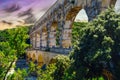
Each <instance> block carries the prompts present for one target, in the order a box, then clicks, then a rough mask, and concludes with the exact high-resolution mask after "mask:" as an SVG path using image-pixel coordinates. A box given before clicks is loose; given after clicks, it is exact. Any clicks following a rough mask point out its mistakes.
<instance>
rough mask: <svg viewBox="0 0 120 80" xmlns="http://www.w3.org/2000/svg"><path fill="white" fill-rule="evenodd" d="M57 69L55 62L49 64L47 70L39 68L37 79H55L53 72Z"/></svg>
mask: <svg viewBox="0 0 120 80" xmlns="http://www.w3.org/2000/svg"><path fill="white" fill-rule="evenodd" d="M55 69H56V66H55V64H50V65H48V66H47V68H46V70H38V71H37V75H38V77H37V80H54V79H53V73H54V71H55Z"/></svg>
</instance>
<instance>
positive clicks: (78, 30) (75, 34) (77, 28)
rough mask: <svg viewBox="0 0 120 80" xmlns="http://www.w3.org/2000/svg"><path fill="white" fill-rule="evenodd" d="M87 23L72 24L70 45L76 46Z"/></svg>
mask: <svg viewBox="0 0 120 80" xmlns="http://www.w3.org/2000/svg"><path fill="white" fill-rule="evenodd" d="M87 24H88V23H86V22H74V23H73V28H72V44H73V46H74V45H75V44H77V41H78V40H80V39H81V38H82V36H83V34H84V29H85V27H86V25H87Z"/></svg>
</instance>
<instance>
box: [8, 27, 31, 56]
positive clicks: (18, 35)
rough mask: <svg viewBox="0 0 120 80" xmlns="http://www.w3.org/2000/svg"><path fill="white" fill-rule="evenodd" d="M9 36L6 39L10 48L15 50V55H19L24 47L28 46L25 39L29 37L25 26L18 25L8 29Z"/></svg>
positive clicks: (23, 51)
mask: <svg viewBox="0 0 120 80" xmlns="http://www.w3.org/2000/svg"><path fill="white" fill-rule="evenodd" d="M8 33H9V34H10V38H9V40H8V42H9V44H10V46H11V48H12V49H14V50H16V56H18V57H20V56H22V55H23V54H24V53H25V49H26V48H27V47H28V46H29V45H28V44H27V43H26V41H27V39H28V38H29V35H28V28H27V27H18V28H16V29H13V30H8Z"/></svg>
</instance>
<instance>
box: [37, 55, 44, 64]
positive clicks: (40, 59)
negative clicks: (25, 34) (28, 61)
mask: <svg viewBox="0 0 120 80" xmlns="http://www.w3.org/2000/svg"><path fill="white" fill-rule="evenodd" d="M43 64H44V60H43V56H42V54H39V55H38V66H42V65H43Z"/></svg>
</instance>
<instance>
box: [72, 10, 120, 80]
mask: <svg viewBox="0 0 120 80" xmlns="http://www.w3.org/2000/svg"><path fill="white" fill-rule="evenodd" d="M83 32H84V34H83V37H82V38H81V39H80V40H78V42H79V44H77V45H75V47H74V49H73V51H72V52H71V59H73V60H74V62H73V63H72V64H71V69H72V72H71V73H73V72H75V79H73V80H86V79H91V80H92V79H93V78H97V79H99V77H101V76H103V77H104V79H109V78H114V79H115V78H116V79H120V78H119V76H118V74H119V73H120V72H118V73H116V71H118V69H119V68H118V67H120V65H119V63H120V56H119V52H120V45H119V44H120V15H119V14H116V13H115V11H114V10H113V9H110V8H109V9H108V10H106V11H105V12H103V13H102V14H100V15H99V16H98V18H97V19H95V20H93V21H92V22H90V23H89V24H88V25H87V27H86V28H85V29H84V31H83ZM111 64H112V65H113V66H111ZM106 72H107V73H106Z"/></svg>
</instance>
